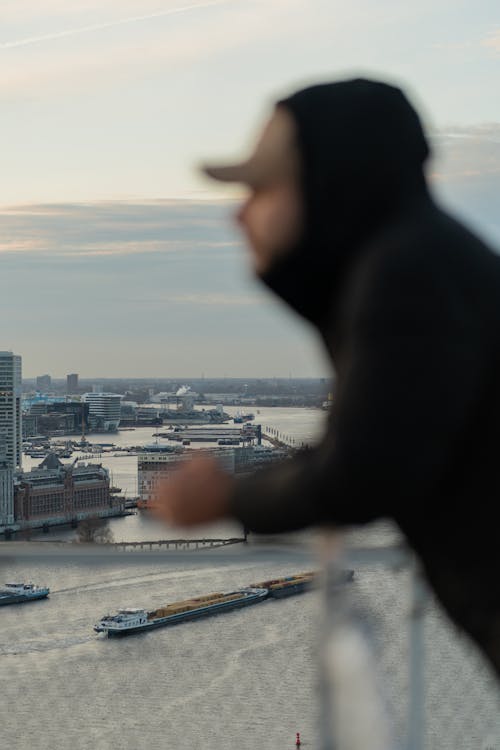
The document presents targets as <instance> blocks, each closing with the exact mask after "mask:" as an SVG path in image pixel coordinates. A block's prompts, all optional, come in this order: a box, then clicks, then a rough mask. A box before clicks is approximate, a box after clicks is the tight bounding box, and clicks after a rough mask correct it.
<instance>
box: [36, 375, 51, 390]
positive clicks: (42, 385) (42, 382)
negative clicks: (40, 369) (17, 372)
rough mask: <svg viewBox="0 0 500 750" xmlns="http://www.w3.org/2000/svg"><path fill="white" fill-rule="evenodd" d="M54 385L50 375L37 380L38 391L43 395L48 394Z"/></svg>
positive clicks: (41, 376) (39, 376)
mask: <svg viewBox="0 0 500 750" xmlns="http://www.w3.org/2000/svg"><path fill="white" fill-rule="evenodd" d="M51 385H52V378H51V377H50V375H38V376H37V379H36V389H37V391H40V392H41V393H47V391H50V388H51Z"/></svg>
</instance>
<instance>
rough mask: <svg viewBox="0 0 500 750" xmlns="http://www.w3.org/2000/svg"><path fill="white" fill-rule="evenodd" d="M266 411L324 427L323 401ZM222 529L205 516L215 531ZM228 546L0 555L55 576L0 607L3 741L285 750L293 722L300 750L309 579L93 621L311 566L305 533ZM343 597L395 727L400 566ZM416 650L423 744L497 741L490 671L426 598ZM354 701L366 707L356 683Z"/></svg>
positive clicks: (135, 435) (294, 423) (400, 649)
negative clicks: (252, 594) (148, 620)
mask: <svg viewBox="0 0 500 750" xmlns="http://www.w3.org/2000/svg"><path fill="white" fill-rule="evenodd" d="M262 411H264V410H262ZM272 411H273V412H274V410H272ZM275 415H276V416H275V419H276V422H275V425H276V427H277V428H278V427H279V425H282V430H283V432H289V433H291V432H292V430H293V429H297V436H298V437H299V438H302V439H307V440H309V439H310V440H312V439H314V438H315V437H317V435H318V434H319V432H320V430H321V420H322V417H323V415H322V414H321V413H320V412H313V410H293V414H292V410H289V411H288V410H276V412H275ZM266 416H267V415H266ZM300 420H302V426H301V427H300V426H299V423H300ZM262 421H263V423H264V420H262ZM286 423H288V424H287V429H285V427H284V426H283V425H284V424H286ZM269 424H272V423H271V422H269ZM147 431H148V433H149V434H147V433H146V432H144V434H142V432H140V431H136V432H130V433H122V435H121V436H119V437H120V439H122V437H123V439H124V440H127V441H128V442H133V443H134V444H139V442H138V439H139V438H141V435H142V438H144V441H145V442H149V441H150V435H151V432H152V431H153V430H152V429H151V428H147ZM301 431H302V432H301ZM113 440H114V441H115V442H118V440H116V439H115V438H113ZM128 461H130V465H128V464H127V465H125V464H123V463H121V464H120V466H118V465H117V466H116V468H115V467H113V469H112V470H113V473H114V478H115V483H118V482H117V481H116V479H117V477H118V476H119V477H120V479H119V481H120V482H122V483H124V482H125V480H126V478H127V477H129V478H130V477H133V465H134V464H133V461H134V459H133V457H128V458H118V459H116V463H117V464H118V462H128ZM130 481H132V479H131V480H130ZM130 487H132V485H130ZM111 523H112V530H113V533H114V535H115V539H127V538H128V539H130V538H134V539H137V538H148V536H149V535H150V536H149V538H155V537H156V538H158V537H159V536H167V535H168V534H167V533H166V532H165V533H164V531H163V530H162V533H161V534H159V533H158V527H156V525H153V523H152V522H151V521H147V520H145V519H143V518H142V517H140V516H133V517H130V518H126V519H116V520H114V521H112V522H111ZM226 530H227V528H225V527H224V528H221V527H217V528H214V529H213V530H212V533H213V535H214V536H215V535H220V534H221V533H223V532H225V531H226ZM144 535H148V536H146V537H145V536H144ZM395 536H397V532H395V530H394V529H392V528H391V527H390V526H389V525H387V524H379V525H377V526H375V527H372V528H370V529H366V530H362V531H358V532H356V534H353V535H352V539H351V541H352V543H356V544H374V543H376V544H384V543H388V542H389V541H392V540H394V537H395ZM45 538H46V537H45ZM235 549H236V548H235ZM238 549H239V550H240V551H241V556H238V555H237V554H236V553H235V552H234V553H233V552H231V548H228V554H227V557H226V558H225V557H224V553H216V554H214V556H213V560H212V558H210V556H209V555H208V553H207V554H205V555H204V556H203V560H200V561H197V560H196V553H186V556H185V558H184V557H181V556H180V555H179V554H177V555H171V556H170V557H169V555H168V553H165V556H164V557H163V558H162V559H158V558H157V557H155V558H154V559H151V560H150V561H149V562H148V561H146V562H142V559H143V558H141V561H140V562H139V561H138V558H137V556H136V557H135V558H134V553H130V555H129V556H127V557H120V558H119V560H118V561H117V562H111V563H107V564H104V563H101V562H99V563H95V564H92V561H90V562H89V561H87V562H84V561H82V559H81V558H80V557H78V556H77V557H75V558H74V559H66V560H65V561H55V560H52V559H47V558H46V557H44V556H41V557H40V558H39V559H28V558H25V559H23V558H22V557H21V556H19V557H18V558H17V559H13V560H12V559H11V560H6V559H4V558H0V560H1V565H2V571H0V578H1V580H6V579H8V578H29V579H35V580H36V581H39V582H42V583H47V584H48V585H49V586H50V587H51V597H50V599H48V600H46V601H41V602H37V603H32V604H27V605H23V606H19V607H3V608H2V609H1V611H0V622H1V625H2V627H1V630H0V665H1V670H2V678H3V679H2V687H3V690H2V692H3V696H2V697H3V699H2V701H1V702H0V722H1V727H2V747H5V748H9V749H12V750H25V749H26V750H27V748H30V750H31V749H33V748H35V749H36V750H45V749H47V750H48V749H49V748H50V749H51V750H60V749H61V750H66V749H68V750H69V749H70V748H71V750H76V749H77V748H78V749H80V748H82V749H83V750H86V749H87V748H89V749H90V748H92V750H108V749H109V750H111V748H113V750H115V749H116V748H120V749H121V748H123V749H124V750H143V749H144V750H152V749H153V748H154V749H156V748H162V749H163V748H168V749H169V750H180V749H182V748H190V749H192V748H204V749H206V750H233V749H234V748H243V750H247V749H248V750H255V749H256V748H258V749H259V750H268V749H269V750H286V749H287V748H289V749H290V750H292V748H293V747H294V743H295V733H296V732H300V733H301V737H302V740H303V745H302V746H303V747H304V748H310V749H311V750H312V749H313V748H319V706H320V693H319V690H318V667H319V666H320V664H321V663H322V662H323V658H322V657H321V655H320V652H319V650H318V635H319V629H320V622H321V620H322V596H321V594H320V592H309V593H307V594H304V595H302V596H297V597H292V598H290V599H285V600H282V601H270V602H266V603H262V604H259V605H256V606H254V607H250V608H248V609H244V610H240V611H235V612H232V613H227V614H225V615H221V616H219V617H215V618H212V619H208V618H207V619H205V620H200V621H198V622H191V623H185V624H182V625H179V626H177V627H174V628H165V629H160V630H156V631H152V632H150V633H145V634H141V635H137V636H134V637H130V638H126V639H123V640H122V639H118V640H114V639H111V640H107V639H105V638H103V637H102V636H101V635H96V634H94V633H93V631H92V625H93V623H94V622H95V621H96V620H97V619H98V618H99V617H100V616H101V615H102V614H104V613H105V612H108V611H113V610H115V609H117V608H119V607H122V606H144V607H147V608H152V607H155V606H158V605H160V604H165V603H166V602H169V601H175V600H178V599H183V598H186V597H188V596H193V595H197V594H203V593H208V592H210V591H224V590H229V589H232V588H235V587H239V586H244V585H247V584H249V583H251V582H252V581H255V580H259V579H263V578H268V577H274V576H278V575H285V574H289V573H293V572H297V571H299V570H303V569H304V568H305V569H310V568H311V567H313V566H315V565H317V564H318V562H317V560H316V559H315V556H314V555H315V553H314V545H313V546H312V548H311V552H310V553H308V554H306V555H305V556H304V552H303V546H300V547H299V546H296V545H290V546H286V545H283V546H282V547H281V551H280V555H279V556H278V557H273V556H272V555H270V554H268V553H267V552H266V548H265V547H264V548H263V549H262V553H261V555H260V556H259V557H258V558H257V559H256V557H255V556H254V555H250V554H249V553H246V552H245V550H244V549H243V548H241V547H238ZM307 549H309V548H307ZM207 557H208V559H207ZM350 594H351V598H352V600H353V601H354V602H355V606H356V610H357V612H358V615H359V618H360V621H362V623H363V626H364V629H365V631H366V632H367V633H368V636H367V637H368V639H369V643H370V644H371V646H372V647H373V650H374V655H375V656H374V659H375V663H376V665H377V672H378V676H379V679H380V693H381V697H382V698H383V701H384V703H385V704H386V706H387V710H388V714H389V717H390V720H391V723H392V724H393V733H394V736H395V737H396V738H397V739H401V737H402V736H403V734H404V728H405V723H406V711H407V704H408V670H407V668H406V664H407V659H408V637H407V633H408V614H409V611H410V603H409V574H408V572H407V571H405V570H391V569H388V568H384V567H382V568H381V567H378V566H373V565H372V566H371V567H370V566H364V567H359V569H356V571H355V580H354V582H353V584H352V586H351V589H350ZM423 658H424V659H425V685H426V712H425V737H426V745H425V746H426V748H429V749H432V750H448V748H449V749H450V750H452V749H453V750H458V749H460V748H464V750H465V749H466V750H471V749H472V748H474V749H475V748H478V750H487V748H490V749H492V750H493V749H494V750H500V739H499V737H500V735H499V734H498V731H497V727H495V722H496V721H497V717H498V716H499V715H500V713H499V707H500V706H499V700H498V693H497V690H496V688H495V686H494V683H493V680H492V678H491V676H490V675H489V673H488V670H487V668H486V667H485V665H484V663H483V662H482V660H481V658H480V657H479V656H478V655H477V654H476V653H475V651H474V649H472V647H471V646H470V645H469V644H468V643H467V642H466V641H465V640H464V639H463V638H461V637H459V636H458V635H457V633H456V632H455V631H454V629H453V628H452V627H451V626H450V625H449V624H448V622H447V621H446V619H445V618H444V616H443V615H442V614H441V612H440V610H439V608H437V607H436V606H435V605H434V604H432V603H431V602H429V603H428V604H427V606H426V615H425V657H423ZM350 704H351V706H354V707H355V708H356V710H357V709H358V708H359V710H360V711H362V709H361V707H360V706H358V705H357V695H356V694H354V695H352V696H351V698H350ZM355 716H356V714H354V717H355ZM355 722H356V718H353V723H355ZM346 750H347V748H346ZM350 750H361V748H359V749H357V748H356V749H355V748H354V746H353V747H352V748H351V749H350Z"/></svg>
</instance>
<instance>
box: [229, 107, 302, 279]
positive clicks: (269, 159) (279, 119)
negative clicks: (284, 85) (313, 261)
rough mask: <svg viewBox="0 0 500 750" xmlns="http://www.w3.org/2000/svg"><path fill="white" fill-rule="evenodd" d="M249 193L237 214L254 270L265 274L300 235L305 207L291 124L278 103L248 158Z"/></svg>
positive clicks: (285, 112) (297, 152)
mask: <svg viewBox="0 0 500 750" xmlns="http://www.w3.org/2000/svg"><path fill="white" fill-rule="evenodd" d="M247 164H248V167H247V169H248V179H247V185H248V188H249V195H248V198H247V200H246V201H245V202H244V204H243V205H242V206H241V208H240V210H239V211H238V214H237V220H238V222H239V224H240V225H241V227H242V229H243V231H244V233H245V235H246V237H247V240H248V243H249V246H250V249H251V252H252V255H253V260H254V265H255V269H256V271H257V273H264V272H265V271H267V270H268V269H269V267H270V266H271V265H272V262H273V260H274V259H275V258H277V257H278V256H279V255H281V254H283V253H286V251H287V250H288V249H289V248H291V247H292V246H293V245H294V244H295V243H296V242H297V241H298V240H299V239H300V234H301V233H302V229H303V221H304V208H303V199H302V192H301V186H300V154H299V150H298V147H297V145H296V132H295V122H294V120H293V117H292V116H291V115H290V114H289V112H287V110H286V109H284V108H283V107H279V108H278V109H277V110H276V111H275V112H274V114H273V116H272V117H271V119H270V120H269V122H268V123H267V125H266V126H265V128H264V130H263V132H262V135H261V137H260V139H259V141H258V143H257V146H256V149H255V152H254V154H253V156H252V157H251V158H250V159H249V161H248V162H247Z"/></svg>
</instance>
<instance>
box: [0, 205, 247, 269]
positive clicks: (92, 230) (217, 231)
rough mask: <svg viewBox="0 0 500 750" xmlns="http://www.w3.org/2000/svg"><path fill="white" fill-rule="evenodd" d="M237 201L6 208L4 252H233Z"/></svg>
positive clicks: (0, 217) (1, 219)
mask: <svg viewBox="0 0 500 750" xmlns="http://www.w3.org/2000/svg"><path fill="white" fill-rule="evenodd" d="M232 207H233V202H232V201H228V202H221V201H214V202H203V203H197V202H191V201H146V202H141V203H130V202H119V201H116V202H113V201H107V202H102V203H86V204H66V205H64V204H62V205H47V206H44V205H35V206H20V207H14V208H12V207H10V208H9V207H6V208H4V209H1V208H0V253H16V252H17V253H23V254H37V255H38V256H44V257H47V256H48V257H55V256H60V257H64V256H66V257H73V258H85V257H93V256H94V257H100V256H103V257H104V256H110V257H112V256H114V257H117V258H119V257H125V256H133V255H137V256H142V255H145V254H166V253H169V254H178V255H180V256H181V257H184V256H186V254H189V255H190V257H192V255H193V254H194V253H206V252H210V253H213V251H215V250H217V251H218V252H231V251H234V248H235V247H237V246H238V245H239V244H240V241H239V238H238V237H237V235H236V233H235V232H234V231H233V230H232V226H231V225H232V223H231V222H230V220H229V219H230V214H231V210H232Z"/></svg>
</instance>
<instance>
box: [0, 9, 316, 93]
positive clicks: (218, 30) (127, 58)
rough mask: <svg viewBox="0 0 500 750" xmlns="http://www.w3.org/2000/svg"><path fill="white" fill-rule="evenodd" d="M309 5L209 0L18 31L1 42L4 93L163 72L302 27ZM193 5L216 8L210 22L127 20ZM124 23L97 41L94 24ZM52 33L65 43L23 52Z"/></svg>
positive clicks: (181, 12)
mask: <svg viewBox="0 0 500 750" xmlns="http://www.w3.org/2000/svg"><path fill="white" fill-rule="evenodd" d="M306 7H307V0H208V2H207V3H199V4H193V5H186V6H184V7H183V8H173V9H172V8H170V9H167V10H165V11H162V12H159V13H157V14H155V13H148V14H144V16H135V17H132V16H131V17H129V18H122V19H121V20H120V19H118V20H111V21H109V22H108V21H106V22H104V23H96V24H88V25H86V26H83V27H80V28H74V29H69V30H61V31H55V32H49V33H47V34H46V35H43V34H40V35H33V36H31V37H26V38H24V39H21V38H18V39H17V40H16V39H13V40H11V41H7V42H4V43H3V48H2V45H0V55H5V56H6V57H5V60H4V62H3V63H2V66H0V94H3V95H10V96H14V97H17V96H20V95H22V94H25V93H27V92H33V94H35V95H36V96H37V97H38V96H40V94H41V93H43V92H44V91H45V92H47V91H50V92H53V93H54V94H55V95H56V96H59V95H60V93H61V88H62V87H65V86H69V87H70V88H71V91H72V92H74V90H75V88H80V89H85V88H86V87H91V89H92V90H93V91H94V90H96V89H97V88H99V87H105V86H107V85H109V83H110V82H113V83H115V84H116V82H117V81H121V80H123V76H124V72H125V71H129V73H128V75H132V76H133V78H134V79H136V78H137V77H138V76H140V75H144V74H146V73H147V72H148V71H151V70H153V71H155V72H157V71H158V69H159V67H160V68H161V69H162V70H164V71H165V70H170V69H174V70H175V69H176V68H178V67H182V69H183V70H184V69H185V68H186V66H190V65H193V64H196V63H199V62H201V61H204V60H207V59H213V58H214V57H219V56H221V55H224V54H225V53H227V52H230V51H231V50H239V49H241V48H242V47H245V46H251V45H254V44H255V42H256V40H258V41H259V42H262V41H264V40H269V39H274V38H275V29H276V28H277V27H278V26H279V28H280V29H281V30H282V31H283V32H285V31H291V32H292V33H293V32H296V33H300V31H301V29H302V21H301V11H302V10H304V8H306ZM191 9H197V10H200V11H203V10H206V11H210V10H211V9H213V10H214V12H213V13H208V14H207V15H206V16H204V18H203V23H196V22H194V23H193V22H191V23H189V24H185V25H182V24H178V23H176V24H171V25H165V24H161V23H156V24H143V27H142V28H141V29H140V33H135V34H131V33H125V29H126V28H127V27H129V26H130V27H131V26H133V23H134V22H138V21H139V20H141V19H142V20H144V21H145V20H147V19H154V18H155V17H156V16H157V17H158V20H161V16H174V17H175V16H177V17H182V16H183V15H184V14H185V15H188V14H189V12H191ZM215 11H217V12H215ZM120 26H122V27H123V29H124V31H123V33H121V34H117V33H116V34H113V35H112V36H111V37H110V38H108V37H106V35H105V34H104V35H96V36H95V37H92V44H91V46H90V47H89V39H88V36H89V33H90V32H91V31H95V32H97V31H99V29H102V30H106V29H109V30H110V31H111V29H112V28H115V27H116V28H117V29H119V28H120ZM4 33H5V32H4ZM66 37H73V38H69V39H67V38H66ZM45 39H46V40H47V41H50V40H53V41H56V40H58V44H57V45H54V44H52V45H44V44H37V45H36V55H35V54H29V55H25V54H23V52H24V49H23V46H26V45H31V44H34V43H35V42H42V41H44V40H45ZM18 47H21V49H18ZM9 53H10V56H9ZM16 53H17V54H16Z"/></svg>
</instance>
